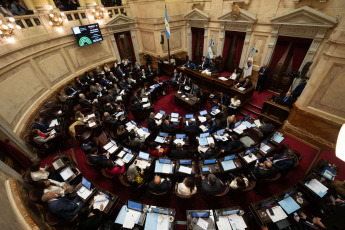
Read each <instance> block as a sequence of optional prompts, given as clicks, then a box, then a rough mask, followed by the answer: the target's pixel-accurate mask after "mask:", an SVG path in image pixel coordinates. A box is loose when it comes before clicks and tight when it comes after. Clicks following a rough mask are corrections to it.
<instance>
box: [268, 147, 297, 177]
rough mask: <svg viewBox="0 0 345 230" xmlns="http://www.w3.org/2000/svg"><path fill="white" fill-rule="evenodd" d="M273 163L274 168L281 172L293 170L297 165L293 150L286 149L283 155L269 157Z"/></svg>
mask: <svg viewBox="0 0 345 230" xmlns="http://www.w3.org/2000/svg"><path fill="white" fill-rule="evenodd" d="M269 159H270V160H271V161H272V163H273V167H274V168H276V169H278V170H279V171H281V172H285V171H287V170H289V169H292V168H293V167H294V165H295V153H294V151H293V150H292V149H285V151H284V152H283V153H280V154H276V155H274V156H273V157H269Z"/></svg>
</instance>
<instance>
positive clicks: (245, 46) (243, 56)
mask: <svg viewBox="0 0 345 230" xmlns="http://www.w3.org/2000/svg"><path fill="white" fill-rule="evenodd" d="M251 34H252V26H251V25H248V26H247V31H246V37H245V39H244V44H243V49H242V54H241V60H240V64H239V67H240V68H243V66H244V63H245V60H246V58H247V52H248V46H249V41H250V36H251Z"/></svg>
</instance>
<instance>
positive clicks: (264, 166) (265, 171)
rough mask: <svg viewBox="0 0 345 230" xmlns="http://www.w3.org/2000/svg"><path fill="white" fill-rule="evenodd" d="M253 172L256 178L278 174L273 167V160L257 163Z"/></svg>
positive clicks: (268, 177) (266, 177) (271, 176)
mask: <svg viewBox="0 0 345 230" xmlns="http://www.w3.org/2000/svg"><path fill="white" fill-rule="evenodd" d="M253 173H254V176H255V177H256V179H257V180H260V179H271V178H273V177H274V176H275V175H276V174H277V171H276V169H275V168H274V167H272V162H271V161H265V162H264V163H256V164H255V166H254V170H253Z"/></svg>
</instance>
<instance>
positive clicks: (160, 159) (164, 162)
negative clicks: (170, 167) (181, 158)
mask: <svg viewBox="0 0 345 230" xmlns="http://www.w3.org/2000/svg"><path fill="white" fill-rule="evenodd" d="M159 163H161V164H171V160H170V159H166V158H159Z"/></svg>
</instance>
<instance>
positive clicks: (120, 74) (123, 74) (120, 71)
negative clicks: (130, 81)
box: [116, 65, 125, 79]
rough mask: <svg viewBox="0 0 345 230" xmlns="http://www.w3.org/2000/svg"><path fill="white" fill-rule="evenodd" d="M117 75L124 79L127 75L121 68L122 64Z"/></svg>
mask: <svg viewBox="0 0 345 230" xmlns="http://www.w3.org/2000/svg"><path fill="white" fill-rule="evenodd" d="M116 75H117V78H118V79H122V78H123V77H124V76H125V71H123V70H122V69H121V66H120V65H119V66H118V67H117V70H116Z"/></svg>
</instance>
